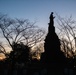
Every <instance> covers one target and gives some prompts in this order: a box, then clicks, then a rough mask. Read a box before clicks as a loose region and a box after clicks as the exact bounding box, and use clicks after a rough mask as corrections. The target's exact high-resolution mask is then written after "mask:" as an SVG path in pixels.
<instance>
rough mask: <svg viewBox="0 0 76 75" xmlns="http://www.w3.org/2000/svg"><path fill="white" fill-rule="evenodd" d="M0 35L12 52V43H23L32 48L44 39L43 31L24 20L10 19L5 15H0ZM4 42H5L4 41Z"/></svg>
mask: <svg viewBox="0 0 76 75" xmlns="http://www.w3.org/2000/svg"><path fill="white" fill-rule="evenodd" d="M0 31H1V35H3V37H4V38H5V39H6V40H7V42H8V44H9V45H10V47H11V48H12V50H13V47H12V43H13V42H15V43H21V42H22V43H24V44H25V45H28V46H30V47H33V46H34V45H36V44H37V43H39V42H41V41H42V40H43V39H44V34H45V31H44V30H43V29H40V28H39V27H38V26H35V22H34V23H31V22H29V20H27V19H25V20H22V19H11V18H8V17H7V16H6V15H2V14H1V15H0ZM4 42H5V41H4Z"/></svg>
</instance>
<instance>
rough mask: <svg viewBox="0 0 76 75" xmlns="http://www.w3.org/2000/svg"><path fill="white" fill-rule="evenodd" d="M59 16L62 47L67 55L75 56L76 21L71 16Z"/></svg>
mask: <svg viewBox="0 0 76 75" xmlns="http://www.w3.org/2000/svg"><path fill="white" fill-rule="evenodd" d="M57 17H58V20H57V22H58V25H59V26H58V29H59V34H58V35H59V37H60V40H61V48H62V50H63V51H64V52H65V54H66V55H67V57H70V56H74V55H75V51H76V21H75V20H73V19H72V16H70V17H69V18H62V17H60V16H59V15H58V14H57Z"/></svg>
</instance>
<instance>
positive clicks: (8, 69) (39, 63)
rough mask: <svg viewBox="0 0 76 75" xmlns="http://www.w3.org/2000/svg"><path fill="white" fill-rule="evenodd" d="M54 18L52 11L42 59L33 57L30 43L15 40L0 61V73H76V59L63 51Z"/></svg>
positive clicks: (71, 74)
mask: <svg viewBox="0 0 76 75" xmlns="http://www.w3.org/2000/svg"><path fill="white" fill-rule="evenodd" d="M54 18H55V17H54V16H53V12H51V15H50V17H49V19H50V22H49V23H48V33H47V35H46V38H45V40H44V42H45V43H44V49H45V52H44V53H42V54H41V59H40V60H37V59H32V57H31V55H30V50H31V49H30V47H29V46H28V45H24V44H23V43H16V42H13V43H12V45H11V46H12V51H11V52H10V55H9V57H8V58H6V59H5V60H3V61H0V75H76V70H75V69H76V60H75V59H73V58H66V57H65V56H64V53H63V52H62V51H61V48H60V45H61V44H60V40H59V38H58V36H57V34H56V33H55V27H54Z"/></svg>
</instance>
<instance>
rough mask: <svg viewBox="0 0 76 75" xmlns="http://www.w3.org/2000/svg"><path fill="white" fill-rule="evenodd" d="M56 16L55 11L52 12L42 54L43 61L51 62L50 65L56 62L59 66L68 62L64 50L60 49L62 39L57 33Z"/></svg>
mask: <svg viewBox="0 0 76 75" xmlns="http://www.w3.org/2000/svg"><path fill="white" fill-rule="evenodd" d="M54 18H55V17H54V16H53V12H51V15H50V18H49V19H50V22H49V23H48V33H47V36H46V38H45V40H44V41H45V43H44V49H45V52H44V53H43V54H42V56H41V61H42V62H43V63H46V64H48V63H49V64H50V65H52V63H53V64H54V63H55V64H57V65H58V66H59V65H60V64H61V65H62V64H64V63H66V62H65V56H64V54H63V52H62V51H61V50H60V40H59V38H58V36H57V34H56V33H55V27H54ZM50 65H49V66H50ZM54 66H56V65H54Z"/></svg>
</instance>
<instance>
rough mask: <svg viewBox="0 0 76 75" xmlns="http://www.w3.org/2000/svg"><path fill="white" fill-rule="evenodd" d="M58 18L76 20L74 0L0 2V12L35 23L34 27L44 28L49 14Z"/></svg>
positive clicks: (12, 0)
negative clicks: (54, 14) (66, 17)
mask: <svg viewBox="0 0 76 75" xmlns="http://www.w3.org/2000/svg"><path fill="white" fill-rule="evenodd" d="M52 11H53V12H56V13H58V14H59V15H60V16H62V17H63V16H70V15H71V14H72V16H73V18H74V19H75V18H76V0H0V12H1V13H3V14H8V15H9V16H10V17H11V18H24V19H29V20H30V21H31V22H34V21H37V23H36V25H38V26H40V27H43V28H46V27H47V26H48V25H47V24H48V22H49V15H50V13H51V12H52ZM46 29H47V28H46Z"/></svg>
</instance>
